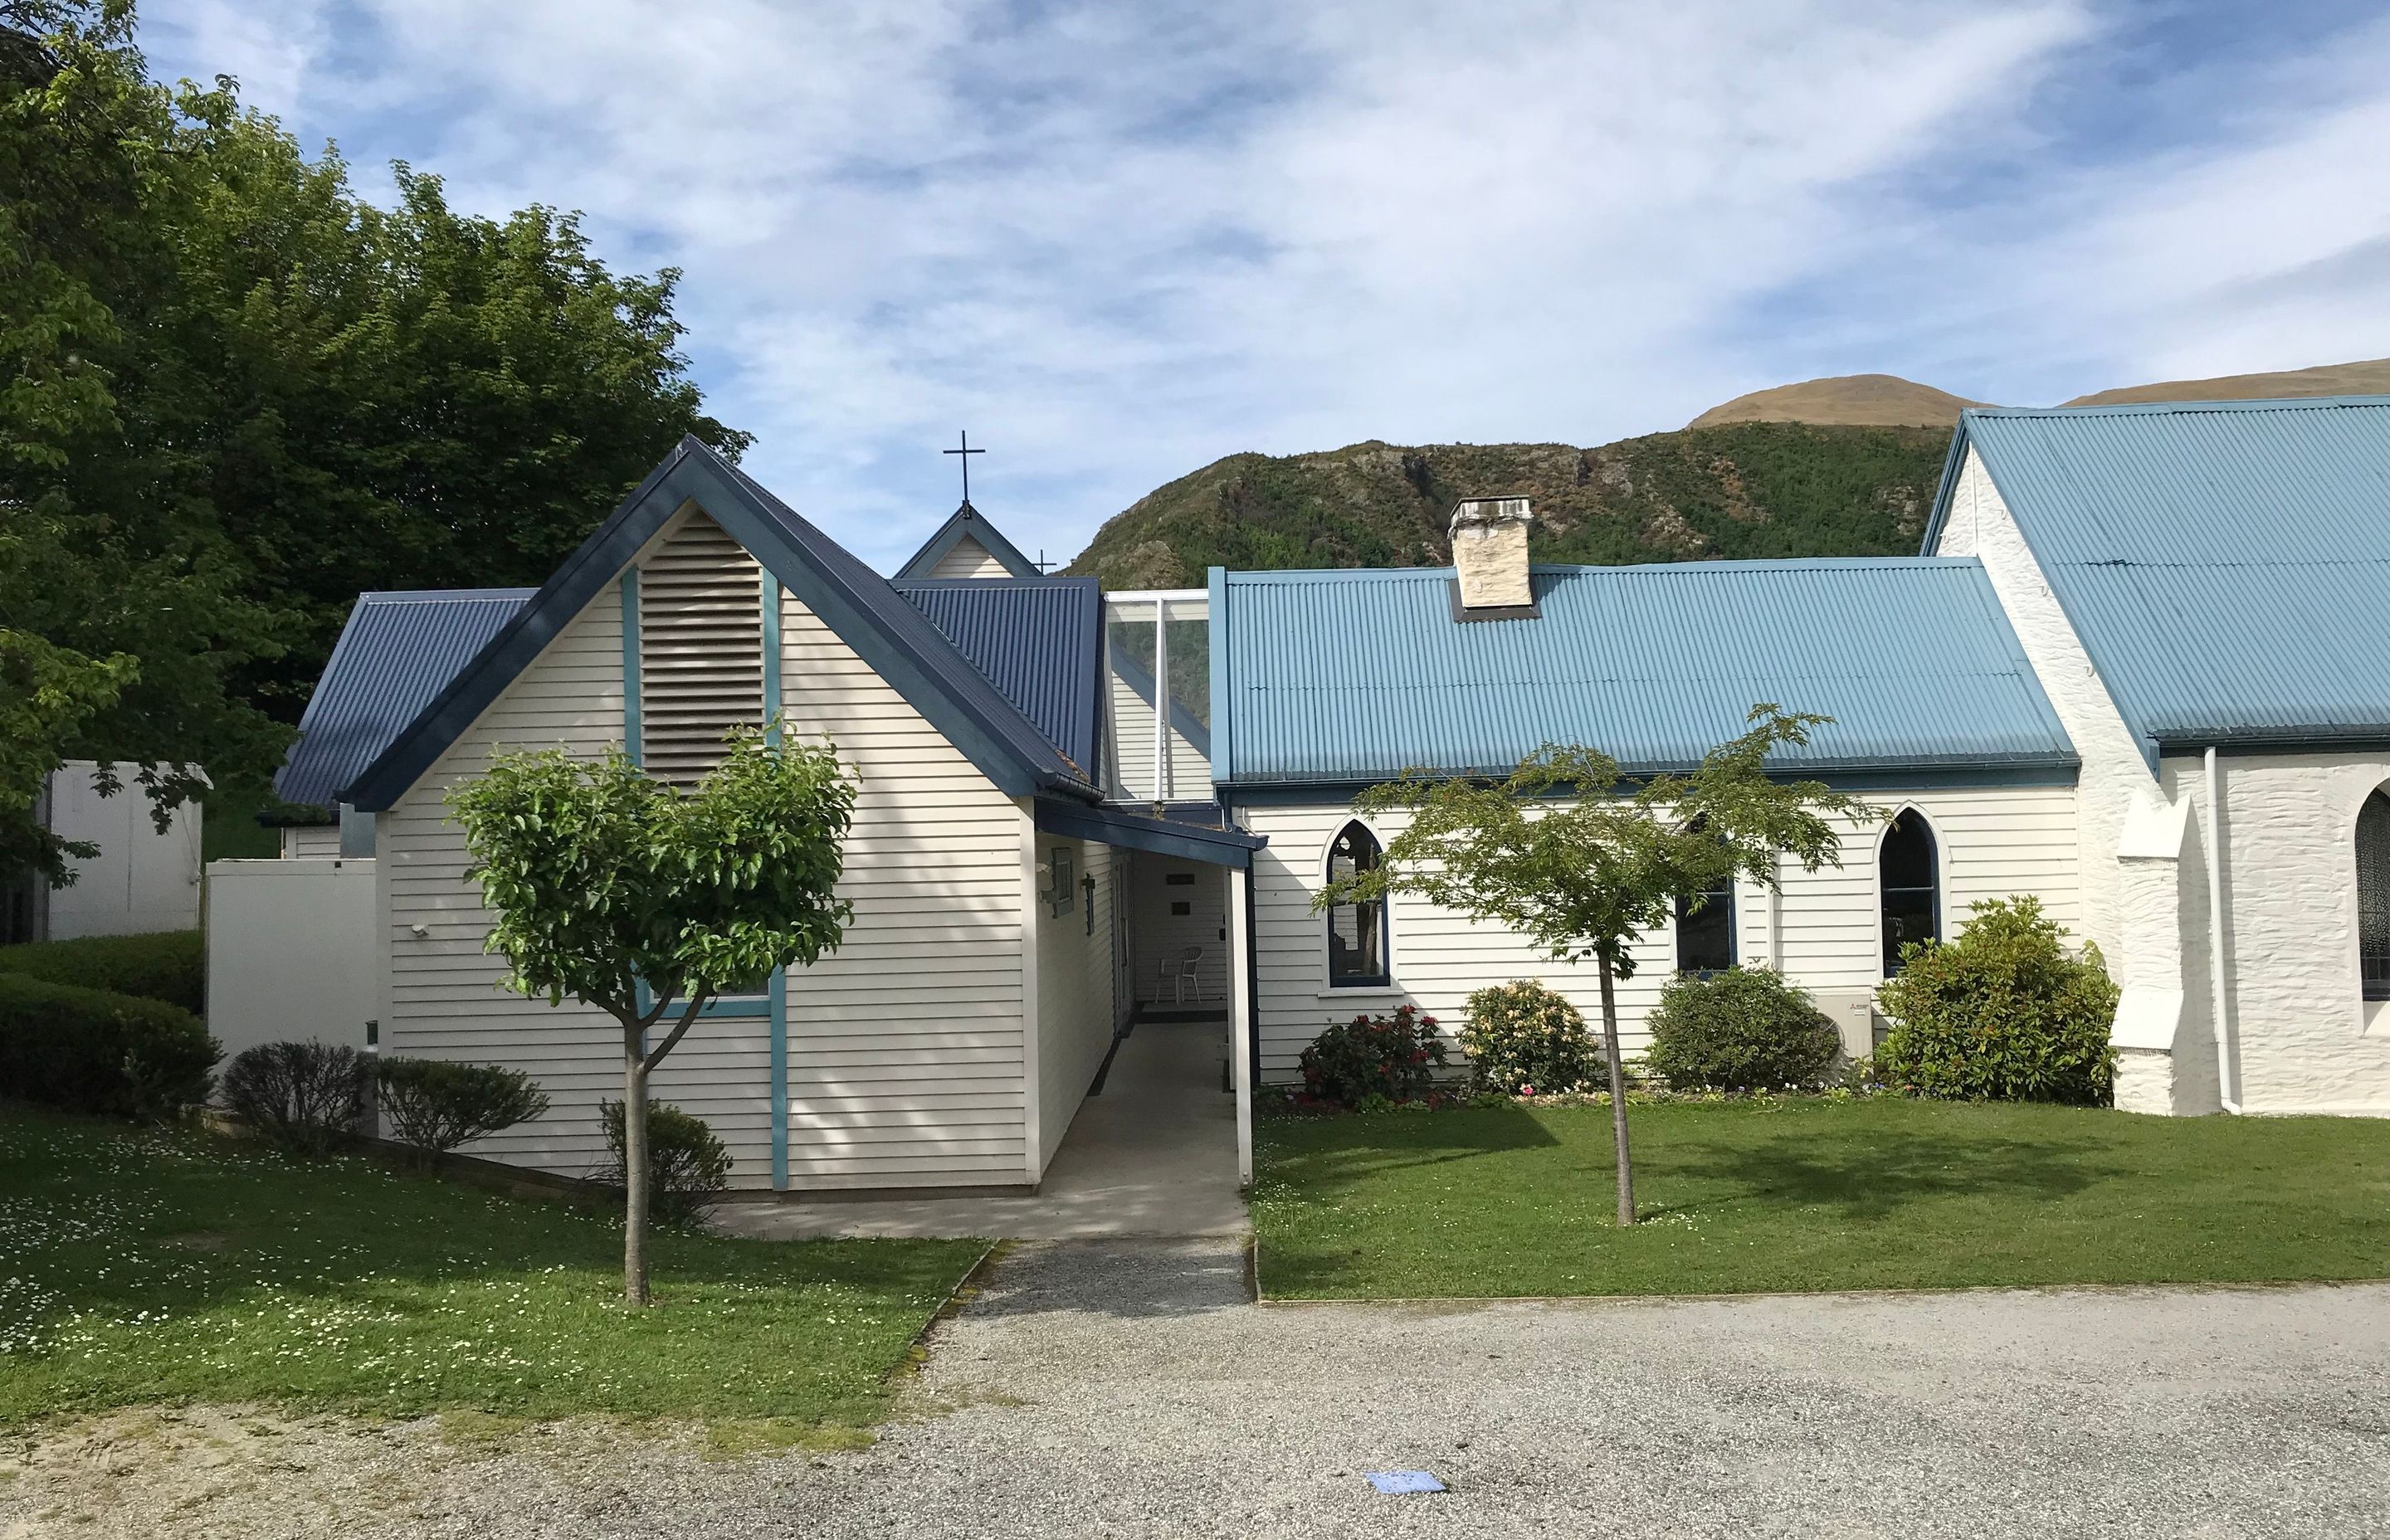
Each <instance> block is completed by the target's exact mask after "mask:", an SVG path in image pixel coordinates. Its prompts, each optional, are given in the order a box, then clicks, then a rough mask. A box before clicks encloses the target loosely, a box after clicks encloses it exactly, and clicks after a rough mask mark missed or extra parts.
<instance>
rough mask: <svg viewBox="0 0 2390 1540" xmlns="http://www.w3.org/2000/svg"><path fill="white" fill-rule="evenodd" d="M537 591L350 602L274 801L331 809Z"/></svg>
mask: <svg viewBox="0 0 2390 1540" xmlns="http://www.w3.org/2000/svg"><path fill="white" fill-rule="evenodd" d="M535 592H537V590H535V589H531V588H445V589H429V590H425V591H423V592H419V593H374V594H360V595H358V596H357V602H356V608H354V609H353V610H350V611H349V623H348V624H347V625H345V626H343V627H342V628H341V639H340V641H339V642H338V643H336V644H334V646H333V648H332V656H331V657H330V658H329V659H328V660H327V661H326V662H325V664H324V676H323V677H322V678H321V679H319V680H317V681H316V682H315V694H314V695H312V696H310V697H309V698H308V699H307V711H306V714H304V715H303V716H302V717H301V718H300V719H299V741H298V742H297V743H294V744H292V745H291V747H290V754H289V758H288V759H286V760H284V761H283V764H282V768H281V769H280V770H279V771H278V772H276V775H275V777H274V790H275V794H276V796H278V797H280V798H281V799H282V800H283V801H284V802H298V803H302V804H304V805H307V806H311V807H320V808H323V809H325V810H326V811H327V812H329V811H332V810H333V809H334V808H335V806H336V804H337V803H338V802H339V799H340V794H341V788H343V787H345V786H347V785H348V784H349V782H350V781H352V780H353V779H355V778H356V776H357V775H358V773H359V772H360V771H362V770H364V769H365V767H366V765H368V764H372V763H373V762H374V760H375V758H376V757H377V756H378V755H379V754H380V753H381V751H383V750H384V749H387V748H389V747H390V745H391V742H392V739H394V738H397V737H398V735H399V734H400V733H402V732H404V731H405V730H406V725H407V724H408V723H410V722H412V721H414V720H415V718H416V715H417V713H418V712H421V711H422V710H423V708H424V707H425V706H427V705H429V704H430V702H431V700H432V698H433V697H435V696H437V695H438V694H439V693H440V692H441V691H442V690H443V689H444V688H446V687H447V685H448V682H449V681H450V680H451V679H454V678H456V674H457V673H458V671H460V670H461V669H463V668H464V666H465V665H466V664H467V663H469V662H470V661H472V660H473V655H474V654H475V653H477V652H479V651H481V650H482V647H483V646H484V645H486V644H487V643H488V641H489V639H490V638H491V637H493V636H495V635H497V634H498V632H499V630H500V629H501V628H502V627H504V626H505V625H506V623H507V622H508V621H510V620H512V619H514V617H515V613H516V611H518V610H520V609H522V607H523V605H524V604H525V603H526V602H527V601H528V600H529V599H530V598H531V597H532V595H533V593H535Z"/></svg>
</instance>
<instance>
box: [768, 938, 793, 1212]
mask: <svg viewBox="0 0 2390 1540" xmlns="http://www.w3.org/2000/svg"><path fill="white" fill-rule="evenodd" d="M771 1006H772V1186H773V1187H774V1188H775V1189H777V1190H778V1191H782V1192H785V1191H787V1190H788V1187H789V970H788V969H785V968H782V969H774V970H773V973H772V995H771Z"/></svg>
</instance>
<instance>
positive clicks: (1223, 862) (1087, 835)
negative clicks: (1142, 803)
mask: <svg viewBox="0 0 2390 1540" xmlns="http://www.w3.org/2000/svg"><path fill="white" fill-rule="evenodd" d="M1034 815H1035V822H1036V826H1037V828H1038V830H1039V831H1040V832H1041V833H1046V834H1060V835H1061V836H1063V837H1064V838H1066V839H1072V840H1093V841H1097V842H1099V843H1100V844H1106V845H1117V846H1119V847H1120V848H1121V849H1123V850H1141V851H1150V852H1152V853H1154V854H1157V855H1170V856H1176V857H1177V858H1178V859H1180V860H1182V861H1200V862H1201V863H1202V864H1204V865H1205V866H1236V867H1243V868H1251V866H1253V852H1255V851H1257V850H1260V849H1262V848H1263V847H1264V846H1266V845H1267V844H1268V843H1269V839H1268V837H1267V836H1266V835H1260V834H1247V833H1246V832H1245V831H1244V830H1242V829H1237V828H1202V827H1201V826H1200V825H1196V824H1183V823H1175V822H1172V821H1171V820H1169V819H1166V818H1149V817H1146V816H1144V815H1141V814H1136V813H1124V812H1122V811H1121V810H1120V809H1118V808H1113V807H1086V806H1080V805H1076V804H1073V803H1068V802H1052V801H1049V800H1047V799H1046V798H1044V797H1040V798H1038V799H1037V802H1036V804H1035V809H1034Z"/></svg>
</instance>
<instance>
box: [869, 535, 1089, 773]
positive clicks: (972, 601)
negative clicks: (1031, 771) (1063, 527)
mask: <svg viewBox="0 0 2390 1540" xmlns="http://www.w3.org/2000/svg"><path fill="white" fill-rule="evenodd" d="M893 587H894V588H895V590H896V591H897V592H898V593H899V594H902V595H904V596H905V597H906V598H907V599H909V600H911V601H912V603H913V605H914V606H915V608H917V609H919V610H920V611H921V613H922V614H924V615H927V616H928V617H929V618H930V621H931V623H932V624H933V625H935V626H936V627H937V628H938V629H939V631H941V632H943V633H944V635H945V638H946V640H948V641H950V642H952V643H954V644H955V647H956V649H957V650H958V651H959V652H961V653H962V655H963V656H964V657H966V658H968V659H970V661H971V664H972V666H974V667H976V668H977V669H978V670H979V671H980V673H982V674H985V675H986V676H987V679H988V682H989V683H990V684H992V685H994V686H995V687H996V688H997V689H998V690H1000V691H1002V692H1003V694H1004V698H1005V699H1007V700H1009V701H1011V702H1012V703H1013V704H1014V705H1015V706H1018V707H1019V708H1021V713H1022V715H1023V716H1025V717H1027V718H1028V719H1029V720H1030V721H1031V722H1032V723H1034V724H1035V725H1036V727H1037V730H1038V731H1039V732H1041V733H1043V734H1045V735H1046V739H1047V742H1049V743H1051V744H1053V745H1054V747H1055V748H1057V749H1060V751H1062V752H1063V754H1064V755H1065V756H1067V757H1068V758H1069V759H1070V761H1071V763H1072V764H1076V765H1078V766H1079V767H1080V768H1082V769H1084V770H1089V771H1090V772H1092V769H1093V767H1094V765H1095V762H1096V709H1097V704H1096V703H1097V699H1098V694H1099V679H1098V677H1097V675H1098V672H1099V668H1100V666H1101V663H1100V660H1101V658H1102V656H1103V595H1102V592H1101V590H1100V588H1099V585H1098V584H1097V582H1096V580H1095V579H1094V578H1066V577H1040V578H944V579H940V580H937V581H933V582H917V583H906V582H898V583H896V584H893Z"/></svg>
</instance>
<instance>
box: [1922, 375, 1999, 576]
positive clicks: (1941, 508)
mask: <svg viewBox="0 0 2390 1540" xmlns="http://www.w3.org/2000/svg"><path fill="white" fill-rule="evenodd" d="M1971 409H1972V408H1966V407H1961V408H1960V412H1959V426H1958V427H1957V428H1955V429H1953V430H1951V433H1950V447H1949V449H1948V450H1947V451H1946V452H1945V453H1944V455H1943V456H1942V480H1941V481H1940V483H1939V484H1937V485H1936V486H1935V487H1934V511H1933V512H1932V513H1931V514H1930V515H1928V516H1927V518H1926V520H1925V542H1924V544H1923V545H1920V546H1918V548H1917V554H1918V555H1919V556H1932V555H1933V554H1934V546H1935V545H1939V544H1941V541H1942V526H1943V524H1944V523H1945V522H1947V520H1948V519H1949V517H1950V498H1951V496H1952V495H1953V494H1955V493H1956V492H1957V491H1958V488H1959V472H1960V470H1962V469H1964V468H1966V464H1967V445H1968V443H1970V442H1971V441H1970V438H1969V436H1968V433H1967V413H1968V411H1969V410H1971ZM1990 468H1991V467H1990V464H1989V462H1985V470H1987V471H1988V470H1989V469H1990Z"/></svg>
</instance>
